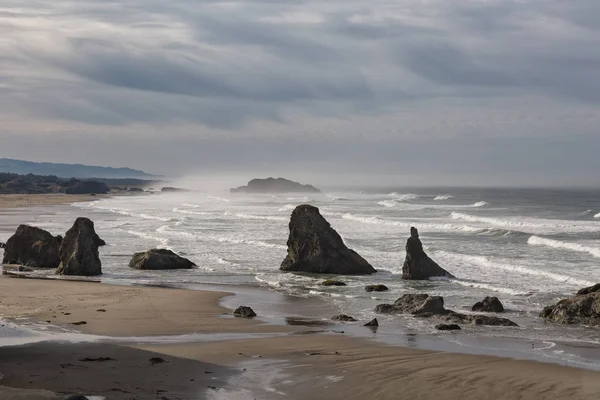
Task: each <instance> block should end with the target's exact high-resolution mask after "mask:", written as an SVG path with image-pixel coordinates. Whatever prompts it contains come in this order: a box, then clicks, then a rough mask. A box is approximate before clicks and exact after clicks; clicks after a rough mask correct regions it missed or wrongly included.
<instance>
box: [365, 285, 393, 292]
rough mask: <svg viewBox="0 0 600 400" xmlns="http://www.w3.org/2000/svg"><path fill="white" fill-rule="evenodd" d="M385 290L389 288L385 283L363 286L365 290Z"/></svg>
mask: <svg viewBox="0 0 600 400" xmlns="http://www.w3.org/2000/svg"><path fill="white" fill-rule="evenodd" d="M386 290H389V289H388V287H387V286H385V285H368V286H365V291H367V292H385V291H386Z"/></svg>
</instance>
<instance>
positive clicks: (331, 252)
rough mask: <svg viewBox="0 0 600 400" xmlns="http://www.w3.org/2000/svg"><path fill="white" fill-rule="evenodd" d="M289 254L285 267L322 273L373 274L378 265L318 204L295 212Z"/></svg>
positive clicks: (282, 268) (297, 208)
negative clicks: (343, 234)
mask: <svg viewBox="0 0 600 400" xmlns="http://www.w3.org/2000/svg"><path fill="white" fill-rule="evenodd" d="M289 228H290V236H289V238H288V241H287V245H288V254H287V257H286V258H285V259H284V260H283V262H282V263H281V268H280V269H281V270H282V271H303V272H314V273H321V274H345V275H352V274H372V273H374V272H377V271H375V269H374V268H373V267H372V266H371V264H369V263H368V262H367V261H366V260H365V259H364V258H362V257H361V256H360V255H358V253H356V252H355V251H354V250H351V249H349V248H348V247H346V245H345V244H344V241H343V240H342V238H341V237H340V235H338V233H337V232H336V231H335V230H334V229H333V228H332V227H331V225H329V222H327V221H326V220H325V218H323V217H322V216H321V214H320V213H319V209H318V208H317V207H313V206H311V205H307V204H304V205H300V206H298V207H296V209H295V210H294V211H293V212H292V216H291V219H290V224H289Z"/></svg>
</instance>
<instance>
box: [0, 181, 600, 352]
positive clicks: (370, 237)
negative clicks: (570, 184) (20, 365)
mask: <svg viewBox="0 0 600 400" xmlns="http://www.w3.org/2000/svg"><path fill="white" fill-rule="evenodd" d="M598 199H600V192H595V191H586V190H579V191H576V190H564V191H561V190H540V189H536V190H527V189H519V190H517V189H512V190H508V189H458V188H455V189H448V188H443V189H441V188H413V189H393V190H389V191H388V189H386V190H374V189H364V190H360V189H356V190H352V191H343V192H341V191H338V192H326V193H322V194H273V195H269V194H265V195H242V194H229V193H227V192H224V191H215V192H211V193H204V192H189V193H178V194H153V195H147V196H124V197H114V198H109V199H103V200H98V201H94V202H90V203H79V204H74V205H73V206H72V207H70V208H57V209H55V210H60V211H56V212H55V213H49V214H47V215H38V216H35V217H33V220H32V221H28V222H30V223H32V224H35V225H37V226H39V227H41V228H45V229H48V230H50V231H51V232H53V233H61V232H64V231H66V229H67V228H68V227H69V226H70V224H71V223H72V221H73V219H74V217H75V216H79V215H86V216H88V217H90V218H91V219H92V220H94V221H95V224H96V230H97V232H98V233H99V234H100V236H101V237H102V238H103V239H105V240H106V241H107V243H108V245H107V246H106V247H103V248H101V250H100V251H101V258H102V263H103V271H104V275H103V278H102V279H103V280H105V281H115V280H123V281H129V282H142V283H170V284H178V285H189V284H194V283H219V284H234V285H238V284H246V285H248V284H250V285H260V286H264V287H266V288H270V289H272V290H276V291H279V292H281V293H285V294H290V295H293V296H302V297H317V298H321V299H325V301H327V302H330V303H332V304H334V305H335V306H336V307H337V308H338V309H339V310H340V312H344V313H346V314H349V315H352V316H354V317H355V318H359V319H361V320H367V319H371V318H373V316H374V312H373V309H374V307H375V306H376V305H377V304H380V303H385V302H393V301H394V300H395V299H397V298H398V297H400V296H401V295H402V294H404V293H411V292H425V293H430V294H435V295H441V296H443V297H444V299H445V301H446V305H447V307H448V308H451V309H455V310H458V311H463V312H464V311H467V310H468V309H469V308H470V306H471V305H473V304H474V303H475V302H476V301H479V300H481V299H482V298H483V297H485V296H497V297H499V298H500V299H501V300H502V301H503V303H504V304H505V308H507V310H508V313H507V315H506V317H508V318H510V319H512V320H514V321H515V322H517V323H518V324H519V325H520V326H521V328H518V329H514V328H513V329H503V328H497V327H494V328H486V327H477V328H474V329H477V334H485V335H489V336H501V337H514V338H525V339H530V340H545V341H552V342H553V343H554V342H557V341H564V342H573V343H588V344H592V345H594V344H600V341H599V340H598V338H597V332H595V331H594V330H592V329H588V328H584V327H565V326H557V325H554V324H546V323H544V322H543V321H542V320H541V319H540V318H538V314H539V312H540V311H541V309H542V308H543V307H544V306H546V305H549V304H552V303H554V302H556V301H557V300H558V299H560V298H563V297H565V296H568V295H571V294H573V293H574V292H575V291H576V290H578V289H580V288H581V287H584V286H588V285H593V284H595V283H597V282H599V281H600V267H599V261H600V221H599V220H598V218H595V216H596V215H597V214H598V213H600V201H599V200H598ZM302 203H310V204H312V205H315V206H317V207H319V208H320V210H321V213H322V214H323V215H324V216H325V218H326V219H327V220H328V221H329V222H330V223H331V225H332V226H333V228H334V229H336V230H337V231H338V233H339V234H340V235H341V236H342V238H343V239H344V241H345V242H346V244H347V245H348V246H349V247H350V248H353V249H354V250H356V251H357V252H358V253H360V254H361V255H362V256H363V257H364V258H366V259H367V260H368V261H369V262H370V263H371V264H372V265H373V266H374V267H375V268H376V269H377V270H378V271H379V272H378V273H377V274H374V275H372V276H364V277H341V278H342V279H343V280H344V281H345V282H346V283H347V284H348V285H347V286H345V287H334V288H330V287H323V286H322V285H320V283H321V281H322V280H323V279H324V276H315V275H308V274H291V273H281V272H279V270H278V268H279V265H280V263H281V261H282V260H283V259H284V257H285V255H286V250H287V247H286V241H287V237H288V221H289V216H290V214H291V211H292V210H293V209H294V208H295V207H296V206H297V205H299V204H302ZM411 226H416V227H417V228H418V229H419V232H420V234H421V239H422V241H423V244H424V246H425V250H426V251H427V253H428V254H429V255H430V256H431V257H432V258H433V259H434V260H435V261H437V262H438V263H439V264H440V265H441V266H443V267H444V268H446V269H447V270H448V271H450V272H451V273H452V274H454V275H455V276H456V277H457V279H452V280H439V281H430V282H405V281H402V280H401V279H400V275H401V270H402V261H403V259H404V255H405V253H404V245H405V241H406V238H407V237H408V235H409V228H410V227H411ZM0 239H3V238H0ZM153 247H162V248H169V249H172V250H173V251H175V252H177V253H178V254H180V255H182V256H185V257H187V258H190V259H191V260H192V261H193V262H195V263H196V264H197V265H198V267H197V268H195V269H192V270H185V271H138V270H133V269H130V268H129V267H128V263H129V260H130V258H131V255H132V254H133V253H134V252H136V251H145V250H148V249H149V248H153ZM373 283H383V284H385V285H386V286H388V287H389V288H390V289H391V290H390V291H389V292H384V293H366V292H365V291H364V286H365V285H367V284H373ZM322 317H323V318H329V317H330V316H329V315H327V316H326V315H323V316H322ZM377 317H378V318H379V319H380V320H382V319H383V320H386V321H387V322H386V323H387V324H399V325H398V326H399V328H400V327H401V328H402V329H413V330H415V331H417V332H424V333H430V332H432V329H433V325H434V323H433V322H432V321H431V322H429V321H423V320H416V319H414V318H410V317H408V318H406V317H397V316H393V317H389V316H377ZM467 329H471V328H467ZM548 351H550V350H548Z"/></svg>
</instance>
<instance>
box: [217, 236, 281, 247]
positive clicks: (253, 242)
mask: <svg viewBox="0 0 600 400" xmlns="http://www.w3.org/2000/svg"><path fill="white" fill-rule="evenodd" d="M215 240H216V241H218V242H219V243H232V244H247V245H252V246H258V247H268V248H271V249H282V250H287V246H283V245H280V244H274V243H267V242H263V241H261V240H248V239H233V238H227V237H218V238H216V239H215Z"/></svg>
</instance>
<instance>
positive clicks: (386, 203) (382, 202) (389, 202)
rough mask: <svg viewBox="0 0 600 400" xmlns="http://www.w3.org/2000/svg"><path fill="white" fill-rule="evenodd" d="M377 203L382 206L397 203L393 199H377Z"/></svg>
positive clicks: (393, 205) (390, 205)
mask: <svg viewBox="0 0 600 400" xmlns="http://www.w3.org/2000/svg"><path fill="white" fill-rule="evenodd" d="M377 204H379V205H380V206H384V207H396V206H397V205H398V203H396V201H395V200H383V201H378V202H377Z"/></svg>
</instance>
